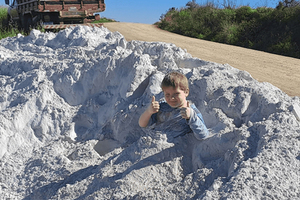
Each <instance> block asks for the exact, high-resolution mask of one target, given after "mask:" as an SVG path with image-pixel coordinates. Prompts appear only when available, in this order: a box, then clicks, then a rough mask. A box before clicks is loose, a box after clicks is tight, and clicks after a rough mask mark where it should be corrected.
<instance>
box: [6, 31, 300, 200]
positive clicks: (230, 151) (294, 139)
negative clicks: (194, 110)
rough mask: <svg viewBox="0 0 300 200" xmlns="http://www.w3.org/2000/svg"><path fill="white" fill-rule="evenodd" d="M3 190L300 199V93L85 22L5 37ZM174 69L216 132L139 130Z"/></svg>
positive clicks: (20, 194) (34, 194) (81, 195)
mask: <svg viewBox="0 0 300 200" xmlns="http://www.w3.org/2000/svg"><path fill="white" fill-rule="evenodd" d="M0 66H1V67H0V109H1V112H0V169H1V170H0V198H1V199H8V198H11V199H39V200H40V199H194V198H195V199H197V198H199V199H220V198H226V199H227V198H229V199H296V198H298V197H299V196H300V190H299V187H298V186H299V185H300V183H299V180H300V179H299V177H300V176H299V175H300V174H299V173H300V171H299V162H300V125H299V121H297V120H296V117H295V115H294V114H293V113H292V111H293V106H292V105H295V104H298V105H299V103H300V99H299V98H298V97H295V98H291V97H289V96H287V95H286V94H285V93H283V92H282V91H280V90H279V89H278V88H276V87H274V86H273V85H271V84H269V83H260V82H258V81H256V80H254V79H253V78H252V77H251V76H250V75H249V74H248V73H247V72H245V71H240V70H238V69H235V68H233V67H231V66H229V65H222V64H217V63H211V62H206V61H203V60H200V59H198V58H192V56H191V55H190V54H188V53H187V52H186V51H185V50H183V49H181V48H178V47H176V46H175V45H173V44H167V43H162V42H152V43H149V42H141V41H131V42H127V41H126V40H125V39H124V37H123V36H122V35H121V34H120V33H118V32H115V33H112V32H110V31H108V30H107V29H105V28H90V27H84V26H78V27H75V28H68V29H65V30H63V31H60V32H59V33H57V34H54V33H41V32H39V31H37V30H33V31H32V32H31V34H30V35H29V36H27V37H24V36H22V35H18V36H17V37H12V38H6V39H2V40H1V41H0ZM172 70H178V71H180V72H182V73H184V74H185V75H186V76H187V77H188V79H189V82H190V95H189V99H190V100H192V101H193V102H194V103H195V104H196V106H197V107H198V108H199V110H200V111H201V112H202V114H203V117H204V120H205V122H206V124H207V126H208V128H209V130H210V131H211V132H212V133H213V134H215V135H214V136H213V137H211V138H209V139H207V140H205V141H197V140H196V139H195V138H194V136H193V134H188V135H185V136H182V137H177V138H174V137H172V135H168V134H166V133H164V132H153V131H151V130H149V129H145V130H142V129H141V128H140V127H139V126H138V123H137V122H138V118H139V116H140V114H141V113H142V112H143V111H144V110H145V108H146V106H147V105H148V103H149V102H150V100H151V97H152V96H153V95H155V96H156V98H157V99H160V98H162V97H163V94H162V92H161V89H160V82H161V80H162V78H163V77H164V75H165V74H166V73H167V72H169V71H172Z"/></svg>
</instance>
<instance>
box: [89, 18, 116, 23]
mask: <svg viewBox="0 0 300 200" xmlns="http://www.w3.org/2000/svg"><path fill="white" fill-rule="evenodd" d="M105 22H116V20H114V19H108V18H106V17H102V18H101V19H100V20H97V21H94V22H93V23H105Z"/></svg>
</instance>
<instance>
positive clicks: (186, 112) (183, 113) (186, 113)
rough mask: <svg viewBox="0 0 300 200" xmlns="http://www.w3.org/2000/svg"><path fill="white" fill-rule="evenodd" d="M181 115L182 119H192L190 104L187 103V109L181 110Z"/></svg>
mask: <svg viewBox="0 0 300 200" xmlns="http://www.w3.org/2000/svg"><path fill="white" fill-rule="evenodd" d="M180 114H181V117H182V118H184V119H190V117H191V108H190V102H187V107H182V108H180Z"/></svg>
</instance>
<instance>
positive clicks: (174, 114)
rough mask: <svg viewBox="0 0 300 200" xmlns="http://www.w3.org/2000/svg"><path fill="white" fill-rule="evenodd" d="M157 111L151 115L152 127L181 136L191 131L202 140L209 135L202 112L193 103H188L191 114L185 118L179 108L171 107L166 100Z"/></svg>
mask: <svg viewBox="0 0 300 200" xmlns="http://www.w3.org/2000/svg"><path fill="white" fill-rule="evenodd" d="M159 105H160V108H159V112H158V113H155V114H153V115H152V116H151V119H150V121H149V124H148V125H150V126H152V125H154V124H155V125H154V126H153V127H154V129H155V130H158V131H164V132H167V133H169V134H171V135H172V136H174V137H178V136H183V135H185V134H187V133H190V132H193V133H194V135H195V137H196V138H197V139H198V140H203V139H205V138H207V137H208V136H209V131H208V130H207V127H206V125H205V123H204V120H203V117H202V114H201V113H200V111H199V110H198V109H197V108H196V106H195V105H194V104H192V103H191V104H190V108H191V116H190V119H189V120H186V119H184V118H182V117H181V115H180V108H172V107H171V106H170V105H169V104H168V103H167V102H164V101H163V102H161V103H160V104H159Z"/></svg>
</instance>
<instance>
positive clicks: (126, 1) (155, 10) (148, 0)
mask: <svg viewBox="0 0 300 200" xmlns="http://www.w3.org/2000/svg"><path fill="white" fill-rule="evenodd" d="M10 1H12V0H10ZM189 1H190V0H105V4H106V10H105V11H104V12H102V13H100V15H101V16H103V17H107V18H110V19H115V20H117V21H121V22H134V23H145V24H153V23H155V22H157V21H159V18H160V16H161V15H162V14H165V13H166V11H167V10H169V8H172V7H175V8H181V7H184V6H185V5H186V3H187V2H189ZM224 1H225V2H232V3H233V5H236V6H241V5H249V6H251V7H252V8H256V7H262V6H267V7H272V8H274V7H276V5H277V4H278V2H279V0H196V3H198V4H201V5H203V4H206V3H207V2H213V3H215V4H217V5H221V4H222V3H223V2H224ZM4 2H5V0H0V5H5V3H4Z"/></svg>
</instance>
